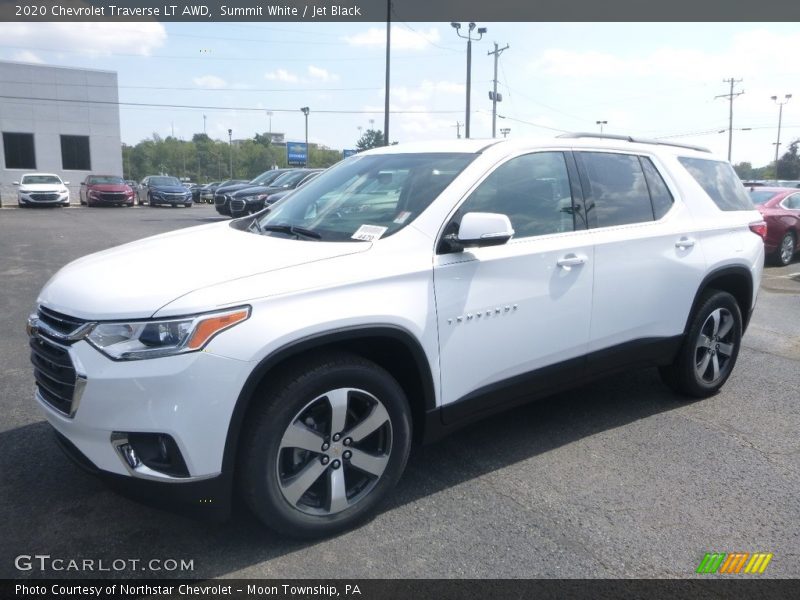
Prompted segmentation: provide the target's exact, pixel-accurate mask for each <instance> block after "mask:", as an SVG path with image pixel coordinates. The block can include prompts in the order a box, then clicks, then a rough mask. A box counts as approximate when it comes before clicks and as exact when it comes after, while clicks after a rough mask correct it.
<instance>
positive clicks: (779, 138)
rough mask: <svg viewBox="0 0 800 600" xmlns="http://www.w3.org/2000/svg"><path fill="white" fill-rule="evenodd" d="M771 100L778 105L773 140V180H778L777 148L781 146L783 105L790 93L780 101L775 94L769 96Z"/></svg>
mask: <svg viewBox="0 0 800 600" xmlns="http://www.w3.org/2000/svg"><path fill="white" fill-rule="evenodd" d="M770 98H771V99H772V101H773V102H774V103H775V104H777V105H778V140H777V141H776V142H775V181H777V180H778V150H779V149H780V147H781V121H782V120H783V105H784V104H786V103H787V102H789V100H791V99H792V95H791V94H786V95H785V96H784V100H783V101H782V102H779V101H778V97H777V96H770Z"/></svg>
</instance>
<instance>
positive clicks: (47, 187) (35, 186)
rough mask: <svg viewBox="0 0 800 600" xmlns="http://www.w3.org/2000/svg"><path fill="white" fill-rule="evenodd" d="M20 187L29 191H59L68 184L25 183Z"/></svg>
mask: <svg viewBox="0 0 800 600" xmlns="http://www.w3.org/2000/svg"><path fill="white" fill-rule="evenodd" d="M19 187H20V188H21V189H23V190H26V191H28V192H59V191H62V190H65V189H66V187H67V186H65V185H64V184H63V183H23V184H22V185H20V186H19Z"/></svg>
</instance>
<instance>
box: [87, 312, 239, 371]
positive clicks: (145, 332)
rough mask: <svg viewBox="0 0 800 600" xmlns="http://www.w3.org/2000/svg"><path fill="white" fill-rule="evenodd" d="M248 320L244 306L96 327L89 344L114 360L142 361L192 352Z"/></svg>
mask: <svg viewBox="0 0 800 600" xmlns="http://www.w3.org/2000/svg"><path fill="white" fill-rule="evenodd" d="M249 316H250V307H249V306H244V307H239V308H235V309H232V310H227V311H224V312H214V313H204V314H201V315H192V316H188V317H181V318H177V319H159V320H155V321H131V322H127V323H124V322H121V323H98V324H97V325H96V326H95V327H94V329H92V331H91V333H90V334H89V335H88V336H87V340H88V342H89V343H90V344H91V345H92V346H94V347H95V348H97V349H98V350H100V352H102V353H103V354H105V355H106V356H108V357H109V358H112V359H114V360H141V359H143V358H158V357H161V356H173V355H175V354H185V353H186V352H195V351H197V350H202V348H203V347H204V346H205V345H206V344H207V343H208V342H209V341H210V340H211V338H213V337H214V336H215V335H217V334H218V333H220V332H221V331H224V330H226V329H228V328H230V327H233V326H234V325H236V324H237V323H241V322H242V321H244V320H246V319H247V318H248V317H249Z"/></svg>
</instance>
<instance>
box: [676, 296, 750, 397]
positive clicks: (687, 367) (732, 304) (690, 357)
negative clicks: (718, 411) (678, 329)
mask: <svg viewBox="0 0 800 600" xmlns="http://www.w3.org/2000/svg"><path fill="white" fill-rule="evenodd" d="M718 308H725V309H727V310H728V311H730V313H731V314H732V315H733V320H734V323H733V328H734V331H733V334H734V338H733V339H734V348H733V354H732V355H731V357H730V359H729V361H728V365H727V366H726V371H727V372H726V373H725V374H724V376H723V377H722V378H721V379H719V380H718V381H717V382H714V383H711V384H709V383H707V382H705V381H703V380H702V379H701V378H700V377H698V375H697V373H696V371H695V364H694V361H695V344H696V341H697V338H698V336H699V335H700V331H701V329H702V327H703V325H704V324H705V322H706V319H708V316H709V315H710V314H711V313H712V312H714V311H715V310H717V309H718ZM741 345H742V314H741V311H740V310H739V305H738V304H737V302H736V299H735V298H734V297H733V296H732V295H730V294H729V293H728V292H721V291H714V292H712V293H710V294H708V295H706V296H705V297H704V300H703V302H702V303H701V305H700V308H699V309H698V310H697V312H696V313H695V316H694V318H693V319H692V324H691V326H690V327H689V332H688V335H687V337H686V341H685V344H684V347H683V349H682V351H681V356H680V357H679V361H680V369H681V371H682V372H683V373H682V374H683V376H684V377H685V378H686V382H687V383H688V386H689V389H688V390H687V391H688V392H689V393H690V394H691V395H693V396H697V397H706V396H710V395H713V394H715V393H716V392H717V391H719V389H720V388H721V387H722V386H723V385H725V382H726V381H727V380H728V378H729V377H730V375H731V373H732V372H733V369H734V367H735V366H736V360H737V358H738V356H739V349H740V348H741Z"/></svg>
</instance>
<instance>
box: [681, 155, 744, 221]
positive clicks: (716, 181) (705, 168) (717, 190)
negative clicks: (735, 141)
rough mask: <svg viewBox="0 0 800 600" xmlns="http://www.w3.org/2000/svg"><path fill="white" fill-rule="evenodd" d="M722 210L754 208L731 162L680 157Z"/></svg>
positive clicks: (682, 162)
mask: <svg viewBox="0 0 800 600" xmlns="http://www.w3.org/2000/svg"><path fill="white" fill-rule="evenodd" d="M678 161H679V162H680V163H681V164H682V165H683V166H684V167H685V168H686V170H687V171H689V173H690V174H691V176H692V177H694V179H695V181H697V183H698V184H700V187H702V188H703V190H704V191H705V193H706V194H708V196H709V197H710V198H711V199H712V200H713V201H714V204H716V205H717V208H719V209H720V210H752V209H753V202H752V201H751V200H750V198H749V196H748V195H747V191H746V190H745V187H744V186H743V185H742V182H741V181H740V180H739V177H738V176H737V175H736V172H735V171H734V170H733V167H732V166H731V165H730V163H727V162H722V161H719V160H710V159H704V158H689V157H687V156H681V157H678Z"/></svg>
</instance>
